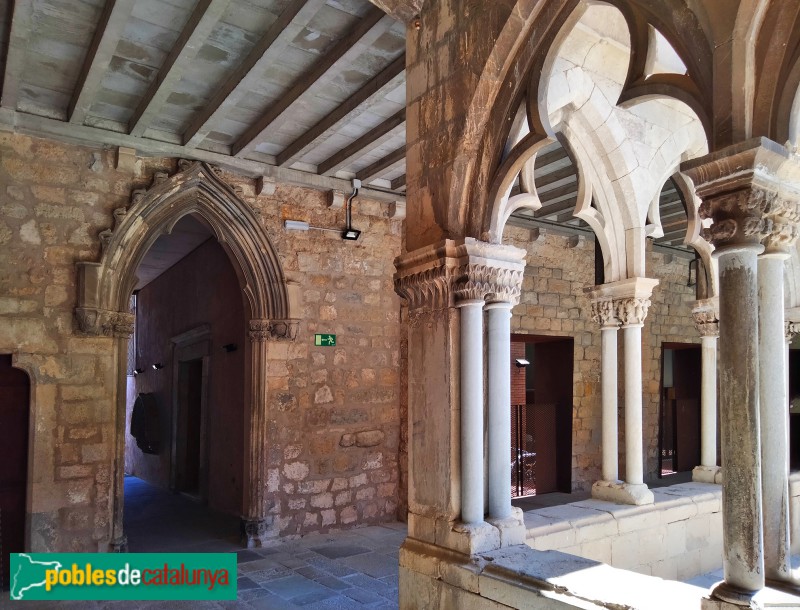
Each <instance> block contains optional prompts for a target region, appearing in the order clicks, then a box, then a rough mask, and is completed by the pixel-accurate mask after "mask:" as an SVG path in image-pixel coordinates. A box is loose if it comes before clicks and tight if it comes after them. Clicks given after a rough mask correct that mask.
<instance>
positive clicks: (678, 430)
mask: <svg viewBox="0 0 800 610" xmlns="http://www.w3.org/2000/svg"><path fill="white" fill-rule="evenodd" d="M701 378H702V352H701V348H700V346H699V345H696V344H692V343H664V344H663V345H662V348H661V405H660V409H659V438H658V441H659V452H658V453H659V477H666V476H671V475H674V474H677V473H679V472H687V471H690V470H692V469H693V468H694V467H695V466H697V465H698V464H699V463H700V382H701Z"/></svg>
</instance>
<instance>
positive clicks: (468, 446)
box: [457, 299, 510, 524]
mask: <svg viewBox="0 0 800 610" xmlns="http://www.w3.org/2000/svg"><path fill="white" fill-rule="evenodd" d="M483 305H484V301H483V299H480V300H478V299H470V300H466V301H461V302H459V303H457V307H459V308H460V309H461V521H463V522H464V523H467V524H475V523H481V522H483V513H484V504H483ZM509 404H510V402H509Z"/></svg>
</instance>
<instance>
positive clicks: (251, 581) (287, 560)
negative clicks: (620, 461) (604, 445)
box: [0, 477, 721, 610]
mask: <svg viewBox="0 0 800 610" xmlns="http://www.w3.org/2000/svg"><path fill="white" fill-rule="evenodd" d="M563 495H564V496H565V497H567V498H568V497H569V495H568V494H563ZM540 499H541V501H543V502H545V503H547V505H550V503H551V502H554V503H559V504H560V503H563V500H564V499H566V498H561V497H552V498H546V497H545V496H541V497H540ZM574 500H575V496H574V495H572V501H574ZM125 524H126V531H127V533H128V536H129V544H130V551H131V552H144V551H150V552H159V551H163V552H177V551H188V552H237V553H238V562H239V579H238V591H239V597H238V600H237V601H225V602H166V601H165V602H153V601H149V602H84V601H81V602H51V603H42V602H10V601H9V599H8V593H4V594H2V596H0V609H3V610H5V609H6V608H8V609H9V610H13V609H14V608H25V607H28V608H36V609H37V610H38V609H39V608H42V609H48V608H65V609H69V610H72V609H74V610H129V609H131V610H133V609H136V610H140V609H147V610H162V609H163V610H173V609H174V610H182V609H186V610H219V609H221V608H225V609H228V608H231V609H233V608H241V609H243V610H249V609H261V610H293V609H298V608H304V609H306V610H323V609H326V610H336V609H341V610H350V609H359V608H372V609H375V610H386V609H392V610H395V609H396V608H397V607H398V602H397V589H398V552H399V547H400V544H401V543H402V541H403V539H404V538H405V535H406V526H405V524H403V523H387V524H384V525H379V526H373V527H364V528H356V529H352V530H348V531H344V532H337V533H332V534H317V535H309V536H305V537H303V538H300V539H297V540H287V541H282V542H280V543H277V544H275V545H274V546H271V547H269V548H262V549H252V550H243V549H241V547H240V546H239V545H238V538H239V523H238V519H236V518H233V517H229V516H225V515H220V514H218V513H213V512H210V511H208V509H206V508H205V507H204V506H202V505H200V504H198V503H196V502H193V501H192V500H191V499H188V498H186V497H184V496H181V495H175V494H171V493H169V492H166V491H163V490H160V489H158V488H155V487H152V486H150V485H148V484H147V483H144V482H143V481H141V480H139V479H136V478H133V477H128V478H126V518H125ZM720 579H721V574H719V573H714V574H707V575H703V576H700V577H697V578H695V579H692V581H690V582H689V584H691V585H694V586H696V587H698V599H699V596H700V595H702V594H703V593H705V592H706V591H707V590H708V589H707V588H708V587H709V586H710V585H712V584H713V583H714V582H717V581H719V580H720Z"/></svg>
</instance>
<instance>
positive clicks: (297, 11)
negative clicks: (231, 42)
mask: <svg viewBox="0 0 800 610" xmlns="http://www.w3.org/2000/svg"><path fill="white" fill-rule="evenodd" d="M325 2H326V0H293V1H292V2H290V3H289V5H288V6H287V7H286V8H285V9H284V10H283V12H282V13H281V14H280V15H279V16H278V18H277V19H276V20H275V22H274V23H273V24H272V25H271V26H270V27H269V29H268V30H267V31H266V33H265V34H264V35H263V36H262V37H261V38H260V39H259V40H258V42H257V43H256V45H255V46H254V47H253V49H252V50H251V51H250V53H248V55H247V57H246V58H245V60H244V61H243V62H242V63H241V64H240V65H239V66H238V67H237V68H236V69H235V70H233V71H232V72H231V75H230V76H229V77H228V79H227V80H226V81H225V83H223V85H222V86H221V87H219V88H218V89H217V92H216V93H215V94H214V96H213V97H212V98H211V99H210V100H209V102H208V104H207V105H206V107H205V108H204V109H203V111H202V112H200V113H199V114H198V115H197V116H196V117H195V118H194V119H193V120H192V122H191V123H190V124H189V127H187V129H186V131H185V132H184V133H183V143H184V145H185V146H188V147H190V148H195V147H197V146H198V145H199V144H200V143H201V142H202V141H203V140H205V139H206V137H207V136H208V134H209V133H211V131H213V129H214V124H215V123H216V122H217V120H218V119H220V118H221V117H222V116H223V115H224V114H225V112H226V111H227V110H228V109H230V108H233V107H235V106H236V105H237V104H238V103H239V102H240V101H241V100H242V98H243V97H244V95H245V93H246V92H245V91H244V90H243V88H242V89H239V88H238V87H239V85H240V84H241V83H242V81H243V80H245V78H247V77H248V76H249V75H250V74H259V73H261V72H263V71H264V70H266V69H267V67H269V66H271V65H273V64H275V63H278V61H279V60H280V57H281V55H282V54H283V52H284V51H285V49H286V47H287V46H289V43H291V42H292V40H294V39H295V38H296V37H297V36H298V35H299V34H300V32H302V31H303V28H305V27H306V26H307V25H308V23H309V22H310V21H311V20H312V19H313V18H314V17H315V16H316V14H317V13H318V12H319V10H320V9H321V8H322V6H323V5H324V4H325Z"/></svg>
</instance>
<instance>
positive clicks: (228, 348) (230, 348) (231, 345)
mask: <svg viewBox="0 0 800 610" xmlns="http://www.w3.org/2000/svg"><path fill="white" fill-rule="evenodd" d="M222 349H224V350H225V351H226V352H228V353H230V352H235V351H236V349H237V345H236V344H235V343H226V344H225V345H223V346H222Z"/></svg>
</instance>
